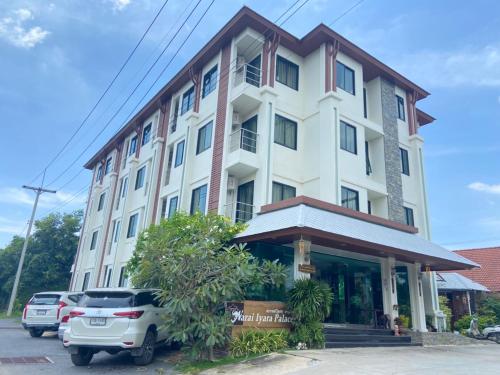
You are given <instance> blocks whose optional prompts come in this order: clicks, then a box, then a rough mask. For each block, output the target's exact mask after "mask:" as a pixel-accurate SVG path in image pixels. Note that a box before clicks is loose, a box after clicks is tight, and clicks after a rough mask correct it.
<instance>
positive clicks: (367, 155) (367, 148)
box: [365, 141, 373, 176]
mask: <svg viewBox="0 0 500 375" xmlns="http://www.w3.org/2000/svg"><path fill="white" fill-rule="evenodd" d="M365 164H366V175H367V176H369V175H371V174H372V173H373V170H372V163H371V162H370V145H369V143H368V142H367V141H365Z"/></svg>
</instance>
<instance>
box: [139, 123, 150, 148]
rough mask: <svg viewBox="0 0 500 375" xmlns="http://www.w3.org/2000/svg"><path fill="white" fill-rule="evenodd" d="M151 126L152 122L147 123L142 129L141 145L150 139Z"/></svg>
mask: <svg viewBox="0 0 500 375" xmlns="http://www.w3.org/2000/svg"><path fill="white" fill-rule="evenodd" d="M151 126H152V124H149V125H148V126H146V127H145V128H144V130H143V131H142V142H141V144H142V145H143V146H144V145H145V144H146V143H148V142H149V141H150V140H151Z"/></svg>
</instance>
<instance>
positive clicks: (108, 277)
mask: <svg viewBox="0 0 500 375" xmlns="http://www.w3.org/2000/svg"><path fill="white" fill-rule="evenodd" d="M112 272H113V269H112V268H111V266H106V272H105V273H104V275H106V276H105V277H106V281H105V287H106V288H109V287H110V286H111V274H112Z"/></svg>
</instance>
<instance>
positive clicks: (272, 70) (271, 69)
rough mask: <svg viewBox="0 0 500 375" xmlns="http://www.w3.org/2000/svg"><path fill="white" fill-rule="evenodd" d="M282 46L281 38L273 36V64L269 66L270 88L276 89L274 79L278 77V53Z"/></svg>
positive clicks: (275, 34) (276, 35)
mask: <svg viewBox="0 0 500 375" xmlns="http://www.w3.org/2000/svg"><path fill="white" fill-rule="evenodd" d="M279 44H280V36H279V35H278V34H277V33H274V34H273V39H272V40H271V50H270V52H271V63H270V66H269V86H271V87H274V79H275V75H276V73H275V72H276V51H277V50H278V46H279Z"/></svg>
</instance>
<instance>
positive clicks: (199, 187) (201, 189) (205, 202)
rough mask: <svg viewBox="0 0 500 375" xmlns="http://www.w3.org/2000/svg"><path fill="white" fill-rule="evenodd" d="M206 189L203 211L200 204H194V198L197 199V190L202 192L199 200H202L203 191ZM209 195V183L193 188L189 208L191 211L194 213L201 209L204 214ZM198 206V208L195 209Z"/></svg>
mask: <svg viewBox="0 0 500 375" xmlns="http://www.w3.org/2000/svg"><path fill="white" fill-rule="evenodd" d="M203 190H204V191H205V199H204V203H203V211H202V210H200V209H199V208H200V207H199V205H198V207H195V205H194V200H195V194H196V193H197V192H200V193H199V202H201V196H202V193H201V192H202V191H203ZM207 197H208V185H207V184H204V185H200V186H198V187H197V188H195V189H193V190H192V191H191V205H190V208H189V213H190V214H191V215H193V214H194V213H196V212H197V211H200V212H201V213H202V214H205V212H206V210H207ZM195 208H196V209H195Z"/></svg>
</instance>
